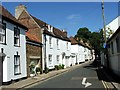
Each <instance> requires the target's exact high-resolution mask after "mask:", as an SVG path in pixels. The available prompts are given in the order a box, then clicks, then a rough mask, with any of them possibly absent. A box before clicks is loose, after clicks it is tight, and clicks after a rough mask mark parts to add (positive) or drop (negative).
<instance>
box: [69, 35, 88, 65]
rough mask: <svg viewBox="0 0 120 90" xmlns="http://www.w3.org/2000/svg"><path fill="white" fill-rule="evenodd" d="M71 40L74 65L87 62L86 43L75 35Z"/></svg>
mask: <svg viewBox="0 0 120 90" xmlns="http://www.w3.org/2000/svg"><path fill="white" fill-rule="evenodd" d="M70 40H71V54H72V56H73V55H74V57H73V58H74V59H73V60H74V61H73V62H74V65H75V64H80V63H83V62H85V54H86V55H87V53H85V45H84V44H83V42H80V41H78V40H77V39H76V38H74V37H70Z"/></svg>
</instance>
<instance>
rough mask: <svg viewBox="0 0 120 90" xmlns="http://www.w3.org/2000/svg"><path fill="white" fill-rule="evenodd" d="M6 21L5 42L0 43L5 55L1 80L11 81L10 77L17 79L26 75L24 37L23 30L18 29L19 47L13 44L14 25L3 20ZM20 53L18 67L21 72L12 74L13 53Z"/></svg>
mask: <svg viewBox="0 0 120 90" xmlns="http://www.w3.org/2000/svg"><path fill="white" fill-rule="evenodd" d="M3 22H4V23H6V44H7V45H3V44H0V48H3V49H4V53H5V54H6V57H5V59H4V61H3V82H8V81H11V80H12V79H13V80H15V79H19V78H22V77H26V76H27V72H26V39H25V30H23V29H22V28H20V27H18V28H19V29H20V47H15V46H14V27H16V26H15V25H13V24H11V23H9V22H6V21H3ZM17 52H18V55H20V65H21V66H20V67H21V74H20V75H14V55H16V54H17Z"/></svg>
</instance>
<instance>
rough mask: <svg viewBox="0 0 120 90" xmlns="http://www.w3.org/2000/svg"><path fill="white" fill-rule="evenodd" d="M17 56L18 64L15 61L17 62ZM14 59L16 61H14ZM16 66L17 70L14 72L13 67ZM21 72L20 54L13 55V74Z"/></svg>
mask: <svg viewBox="0 0 120 90" xmlns="http://www.w3.org/2000/svg"><path fill="white" fill-rule="evenodd" d="M18 58H19V61H18V62H19V63H18V65H17V64H16V63H15V62H17V59H18ZM15 60H16V61H15ZM16 66H18V69H19V72H15V67H16ZM19 74H21V64H20V55H14V75H19Z"/></svg>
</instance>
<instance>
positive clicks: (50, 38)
mask: <svg viewBox="0 0 120 90" xmlns="http://www.w3.org/2000/svg"><path fill="white" fill-rule="evenodd" d="M49 45H50V48H52V37H49Z"/></svg>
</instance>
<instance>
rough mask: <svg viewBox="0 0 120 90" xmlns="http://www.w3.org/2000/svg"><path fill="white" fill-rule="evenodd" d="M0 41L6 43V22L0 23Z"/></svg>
mask: <svg viewBox="0 0 120 90" xmlns="http://www.w3.org/2000/svg"><path fill="white" fill-rule="evenodd" d="M0 43H2V44H6V24H5V23H2V25H0Z"/></svg>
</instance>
